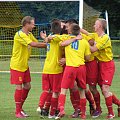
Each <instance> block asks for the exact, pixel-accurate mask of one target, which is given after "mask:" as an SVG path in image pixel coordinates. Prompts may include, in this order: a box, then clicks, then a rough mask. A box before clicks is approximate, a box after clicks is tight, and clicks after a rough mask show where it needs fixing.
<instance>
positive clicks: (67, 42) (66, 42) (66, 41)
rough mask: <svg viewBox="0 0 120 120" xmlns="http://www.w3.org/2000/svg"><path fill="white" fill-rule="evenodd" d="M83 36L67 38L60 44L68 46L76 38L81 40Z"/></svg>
mask: <svg viewBox="0 0 120 120" xmlns="http://www.w3.org/2000/svg"><path fill="white" fill-rule="evenodd" d="M81 39H82V36H81V35H77V36H76V37H75V38H72V39H69V40H65V41H63V42H61V43H60V46H67V45H69V44H71V43H72V42H74V41H76V40H81Z"/></svg>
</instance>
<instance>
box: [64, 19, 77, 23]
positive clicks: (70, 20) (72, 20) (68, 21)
mask: <svg viewBox="0 0 120 120" xmlns="http://www.w3.org/2000/svg"><path fill="white" fill-rule="evenodd" d="M66 23H69V24H73V23H75V24H78V21H77V20H75V19H69V20H67V21H66Z"/></svg>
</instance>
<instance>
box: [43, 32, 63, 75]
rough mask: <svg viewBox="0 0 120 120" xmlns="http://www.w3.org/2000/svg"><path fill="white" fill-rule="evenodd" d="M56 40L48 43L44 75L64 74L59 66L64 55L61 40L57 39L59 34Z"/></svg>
mask: <svg viewBox="0 0 120 120" xmlns="http://www.w3.org/2000/svg"><path fill="white" fill-rule="evenodd" d="M54 36H56V37H55V38H53V39H52V40H51V42H50V43H47V55H46V56H47V57H46V59H45V63H44V68H43V73H44V74H59V73H62V72H63V67H62V66H60V65H59V60H60V58H62V55H63V48H62V47H60V46H59V42H60V39H57V36H60V35H59V34H55V35H54Z"/></svg>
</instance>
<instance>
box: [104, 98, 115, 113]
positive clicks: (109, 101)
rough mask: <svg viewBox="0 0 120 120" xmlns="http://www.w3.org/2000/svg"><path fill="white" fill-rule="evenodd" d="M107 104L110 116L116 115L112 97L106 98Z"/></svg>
mask: <svg viewBox="0 0 120 120" xmlns="http://www.w3.org/2000/svg"><path fill="white" fill-rule="evenodd" d="M105 102H106V106H107V109H108V114H112V115H114V113H113V107H112V96H109V97H107V98H105Z"/></svg>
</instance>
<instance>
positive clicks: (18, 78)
mask: <svg viewBox="0 0 120 120" xmlns="http://www.w3.org/2000/svg"><path fill="white" fill-rule="evenodd" d="M10 81H11V84H16V85H17V84H18V85H19V84H23V83H27V82H31V77H30V71H29V68H28V69H27V70H26V71H25V72H20V71H17V70H13V69H10Z"/></svg>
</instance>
